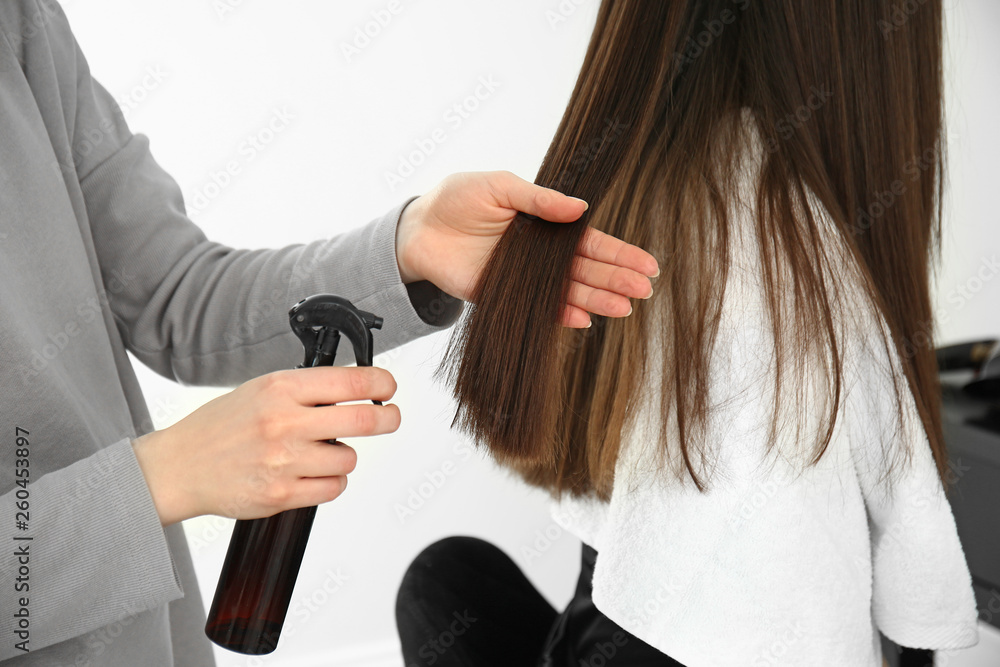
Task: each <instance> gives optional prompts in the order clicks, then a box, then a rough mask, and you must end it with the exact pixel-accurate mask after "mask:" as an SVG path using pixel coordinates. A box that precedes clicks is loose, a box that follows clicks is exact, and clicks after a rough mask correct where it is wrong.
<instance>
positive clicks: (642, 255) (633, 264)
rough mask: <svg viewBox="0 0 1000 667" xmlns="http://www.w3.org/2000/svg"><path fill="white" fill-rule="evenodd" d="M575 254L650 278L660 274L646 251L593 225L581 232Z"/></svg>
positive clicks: (653, 259)
mask: <svg viewBox="0 0 1000 667" xmlns="http://www.w3.org/2000/svg"><path fill="white" fill-rule="evenodd" d="M577 254H578V255H583V256H584V257H588V258H590V259H593V260H597V261H598V262H604V263H606V264H614V265H615V266H622V267H625V268H626V269H632V270H633V271H637V272H639V273H641V274H642V275H644V276H649V277H651V278H653V277H656V276H658V275H659V274H660V265H659V264H658V263H657V261H656V258H655V257H653V256H652V255H650V254H649V253H648V252H646V251H645V250H643V249H642V248H640V247H638V246H634V245H632V244H630V243H625V242H624V241H622V240H621V239H617V238H615V237H614V236H611V235H609V234H605V233H604V232H602V231H600V230H597V229H594V228H593V227H588V228H587V230H586V231H585V232H584V233H583V237H582V238H581V239H580V245H579V246H578V247H577Z"/></svg>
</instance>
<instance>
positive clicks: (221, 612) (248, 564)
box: [205, 294, 382, 655]
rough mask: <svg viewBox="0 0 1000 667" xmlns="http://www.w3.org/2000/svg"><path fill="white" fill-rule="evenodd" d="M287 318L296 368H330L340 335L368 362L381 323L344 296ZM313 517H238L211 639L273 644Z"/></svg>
mask: <svg viewBox="0 0 1000 667" xmlns="http://www.w3.org/2000/svg"><path fill="white" fill-rule="evenodd" d="M288 319H289V324H290V325H291V327H292V331H294V332H295V335H297V336H298V337H299V339H300V340H301V341H302V344H303V345H304V346H305V360H304V361H303V362H302V364H300V365H299V366H296V368H305V367H310V366H332V365H333V361H334V358H335V357H336V356H337V345H338V343H339V342H340V334H341V333H343V334H344V335H345V336H347V337H348V338H349V339H350V340H351V343H352V344H353V345H354V357H355V359H356V360H357V365H358V366H371V365H372V356H373V353H374V351H373V349H372V332H371V329H381V328H382V318H381V317H377V316H375V315H373V314H371V313H366V312H365V311H363V310H358V309H356V308H355V307H354V305H353V304H351V302H350V301H348V300H347V299H343V298H341V297H338V296H333V295H331V294H317V295H314V296H311V297H309V298H307V299H303V300H302V301H299V302H298V303H297V304H295V305H294V306H293V307H292V309H291V310H290V311H289V312H288ZM372 402H373V403H375V404H376V405H381V404H382V403H381V401H372ZM329 442H330V443H331V444H336V442H335V441H333V440H330V441H329ZM315 516H316V507H315V506H313V507H301V508H298V509H293V510H287V511H285V512H279V513H278V514H275V515H274V516H269V517H265V518H261V519H241V520H239V521H237V522H236V527H235V528H234V530H233V537H232V539H231V540H230V542H229V551H228V552H227V553H226V560H225V563H224V564H223V566H222V574H221V575H220V576H219V585H218V588H216V591H215V600H214V601H213V602H212V609H211V611H210V612H209V614H208V622H207V623H206V624H205V634H206V635H208V638H209V639H211V640H212V641H213V642H215V643H216V644H218V645H219V646H222V647H223V648H227V649H229V650H231V651H236V652H238V653H246V654H251V655H260V654H264V653H270V652H272V651H273V650H274V649H275V647H276V646H277V645H278V637H279V636H280V634H281V627H282V625H283V624H284V621H285V614H286V613H287V612H288V604H289V602H290V601H291V597H292V589H293V588H294V587H295V579H296V577H297V576H298V573H299V566H300V565H301V564H302V556H303V554H304V553H305V550H306V543H307V542H308V540H309V531H310V530H311V528H312V522H313V518H314V517H315Z"/></svg>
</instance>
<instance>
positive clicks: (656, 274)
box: [650, 266, 660, 278]
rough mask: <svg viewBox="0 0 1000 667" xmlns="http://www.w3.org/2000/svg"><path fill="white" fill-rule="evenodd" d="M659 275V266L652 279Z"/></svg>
mask: <svg viewBox="0 0 1000 667" xmlns="http://www.w3.org/2000/svg"><path fill="white" fill-rule="evenodd" d="M658 275H660V267H659V266H657V267H656V273H654V274H653V275H651V276H650V278H655V277H656V276H658Z"/></svg>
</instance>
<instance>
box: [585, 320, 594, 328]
mask: <svg viewBox="0 0 1000 667" xmlns="http://www.w3.org/2000/svg"><path fill="white" fill-rule="evenodd" d="M593 324H594V320H590V321H589V322H587V326H585V327H584V329H589V328H590V327H592V326H593Z"/></svg>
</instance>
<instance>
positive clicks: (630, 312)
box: [625, 303, 632, 317]
mask: <svg viewBox="0 0 1000 667" xmlns="http://www.w3.org/2000/svg"><path fill="white" fill-rule="evenodd" d="M631 314H632V304H631V303H630V304H629V305H628V312H627V313H625V317H628V316H629V315H631Z"/></svg>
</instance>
